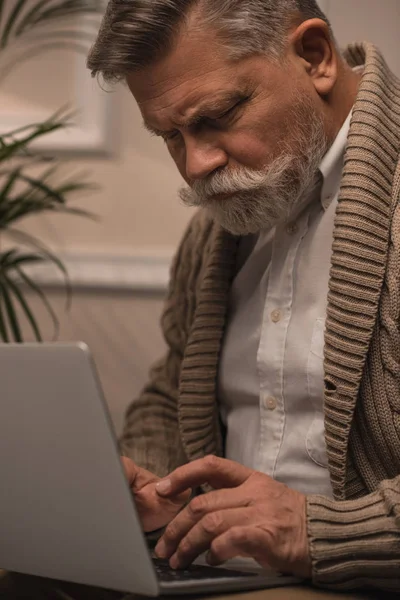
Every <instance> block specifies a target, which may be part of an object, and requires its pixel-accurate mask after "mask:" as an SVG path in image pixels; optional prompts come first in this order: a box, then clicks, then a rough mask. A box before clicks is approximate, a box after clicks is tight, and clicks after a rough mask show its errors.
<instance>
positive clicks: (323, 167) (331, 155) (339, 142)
mask: <svg viewBox="0 0 400 600" xmlns="http://www.w3.org/2000/svg"><path fill="white" fill-rule="evenodd" d="M352 112H353V111H352V110H351V111H350V114H349V115H348V117H347V119H346V120H345V122H344V123H343V125H342V127H341V129H340V131H339V133H338V134H337V136H336V138H335V141H334V142H333V144H332V146H331V147H330V148H329V150H328V152H327V153H326V154H325V156H324V158H323V159H322V162H321V164H320V167H319V170H320V173H321V175H322V189H321V204H322V207H323V209H324V210H327V208H328V206H329V205H330V203H331V202H332V200H333V199H334V198H335V197H336V196H337V195H338V193H339V189H340V181H341V178H342V171H343V164H344V155H345V151H346V145H347V138H348V136H349V131H350V122H351V117H352Z"/></svg>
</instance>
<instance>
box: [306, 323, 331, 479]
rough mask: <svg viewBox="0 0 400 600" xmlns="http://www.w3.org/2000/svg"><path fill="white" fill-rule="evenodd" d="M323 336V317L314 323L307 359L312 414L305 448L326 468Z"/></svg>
mask: <svg viewBox="0 0 400 600" xmlns="http://www.w3.org/2000/svg"><path fill="white" fill-rule="evenodd" d="M324 336H325V319H317V320H316V321H315V323H314V328H313V335H312V339H311V346H310V351H309V353H308V360H307V388H308V398H309V401H310V402H311V406H312V408H313V410H314V415H313V417H312V423H311V425H310V427H309V429H308V432H307V436H306V449H307V453H308V455H309V457H310V458H311V460H312V461H313V462H315V463H316V464H317V465H319V466H320V467H324V468H327V467H328V457H327V453H326V441H325V415H324Z"/></svg>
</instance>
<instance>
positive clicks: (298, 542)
mask: <svg viewBox="0 0 400 600" xmlns="http://www.w3.org/2000/svg"><path fill="white" fill-rule="evenodd" d="M204 483H208V484H210V485H211V486H212V487H213V488H215V489H216V491H212V492H210V493H208V494H204V495H202V496H197V497H196V498H194V499H193V500H192V501H191V502H190V504H188V506H187V507H186V508H184V509H183V510H182V512H181V513H180V514H179V515H178V516H177V517H176V518H175V519H174V520H173V521H172V522H171V523H170V524H169V525H168V527H167V529H166V530H165V532H164V535H163V537H162V538H161V539H160V541H159V542H158V545H157V546H156V553H157V555H158V556H159V557H160V558H169V559H171V560H170V565H171V567H173V568H175V569H176V568H184V567H186V566H187V565H189V564H190V563H191V562H193V560H195V558H197V557H198V556H199V555H200V554H202V553H203V552H205V551H207V550H208V555H207V561H208V562H209V563H210V564H211V565H215V566H216V565H220V564H222V563H224V562H225V561H227V560H229V559H231V558H234V557H236V556H247V557H251V558H254V559H255V560H256V561H257V562H258V563H259V564H260V565H261V566H263V567H265V568H273V569H276V570H278V571H281V572H283V573H292V574H294V575H297V576H300V577H310V575H311V561H310V557H309V552H308V541H307V530H306V498H305V496H303V495H302V494H300V493H299V492H296V491H294V490H292V489H290V488H288V487H287V486H285V485H283V484H281V483H278V482H276V481H274V480H273V479H271V478H270V477H268V476H267V475H264V474H263V473H259V472H257V471H253V470H252V469H248V468H246V467H244V466H243V465H240V464H238V463H235V462H232V461H229V460H224V459H222V458H217V457H215V456H208V457H207V458H204V459H200V460H196V461H194V462H192V463H189V464H187V465H185V466H183V467H180V468H179V469H177V470H176V471H174V472H173V473H171V475H169V476H168V478H165V479H163V480H161V481H160V482H159V484H158V486H157V492H158V494H159V495H160V497H163V498H172V497H176V495H177V494H179V493H181V492H182V491H184V490H186V489H187V488H189V487H197V486H199V485H202V484H204ZM228 488H230V489H228Z"/></svg>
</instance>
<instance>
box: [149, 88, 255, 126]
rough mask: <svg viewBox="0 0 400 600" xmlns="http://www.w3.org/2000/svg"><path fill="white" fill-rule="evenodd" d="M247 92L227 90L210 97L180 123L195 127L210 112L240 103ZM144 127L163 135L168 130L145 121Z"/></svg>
mask: <svg viewBox="0 0 400 600" xmlns="http://www.w3.org/2000/svg"><path fill="white" fill-rule="evenodd" d="M246 97H247V96H246V94H245V93H243V92H227V93H225V94H220V95H218V96H217V97H216V98H214V99H211V100H210V99H208V100H206V101H205V102H204V103H203V104H201V105H200V106H199V107H198V109H197V110H196V112H195V113H194V114H193V115H191V116H190V117H189V118H188V119H185V121H184V122H181V123H180V124H179V125H180V126H181V127H183V128H185V129H186V128H188V127H193V125H198V124H199V123H200V122H201V121H202V120H203V119H204V118H205V117H207V116H208V115H209V114H210V113H212V112H214V111H217V110H222V109H223V108H224V107H225V106H227V105H230V104H231V105H233V106H234V105H235V104H239V103H240V102H241V101H242V100H244V99H245V98H246ZM143 127H144V128H145V129H146V130H147V131H149V132H150V133H152V134H153V135H158V136H162V135H164V134H165V133H168V132H166V131H161V130H160V129H157V128H155V127H153V126H152V125H150V124H149V123H146V121H144V122H143Z"/></svg>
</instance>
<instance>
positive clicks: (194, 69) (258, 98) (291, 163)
mask: <svg viewBox="0 0 400 600" xmlns="http://www.w3.org/2000/svg"><path fill="white" fill-rule="evenodd" d="M127 83H128V85H129V88H130V90H131V92H132V94H133V95H134V97H135V99H136V101H137V103H138V105H139V108H140V110H141V112H142V115H143V119H144V123H145V125H146V127H147V128H149V129H150V130H151V131H153V132H155V133H156V134H157V135H160V136H161V137H162V138H163V139H164V140H165V143H166V145H167V148H168V151H169V152H170V154H171V156H172V158H173V160H174V161H175V163H176V165H177V168H178V169H179V172H180V173H181V175H182V177H183V178H184V180H185V181H186V183H187V184H188V188H186V189H184V190H183V191H182V192H181V197H182V198H183V200H184V201H185V202H186V203H187V204H189V205H197V206H204V207H206V208H207V209H208V210H209V211H210V212H211V214H213V216H214V217H215V218H216V219H218V220H219V221H220V222H221V224H222V225H223V226H225V228H226V229H228V230H230V231H231V232H232V233H237V234H245V233H252V232H256V231H258V230H260V229H262V228H264V227H271V226H273V225H275V224H276V223H277V222H278V221H280V220H282V219H283V218H285V217H286V216H287V215H288V213H289V212H290V210H291V208H292V205H294V204H295V202H296V201H297V199H298V198H297V196H300V195H302V194H304V192H305V188H308V187H309V186H310V185H311V184H312V180H314V175H315V174H316V171H317V168H318V165H319V162H320V160H321V159H322V156H323V154H324V153H325V151H326V149H327V141H326V136H325V130H324V125H323V122H322V118H321V115H320V114H319V112H318V110H317V108H316V106H317V104H316V100H315V96H316V92H315V90H314V88H313V87H312V84H311V83H309V82H308V79H307V77H305V76H304V71H303V70H302V69H301V68H300V65H299V63H298V62H297V61H293V60H290V59H289V60H287V61H285V63H284V64H282V65H277V64H274V63H272V62H271V61H270V60H269V59H268V58H266V57H265V56H251V57H248V58H245V59H242V60H240V61H236V62H233V61H230V60H228V58H227V54H226V51H225V50H223V49H222V48H221V46H220V45H219V44H218V40H217V37H216V35H215V33H214V32H213V31H210V30H208V31H207V30H197V31H191V30H185V31H184V32H182V34H181V36H180V39H179V41H178V44H177V46H176V47H175V49H174V50H173V51H171V52H170V53H169V54H168V56H166V57H165V58H164V59H162V60H160V61H159V62H157V63H156V64H154V65H152V66H150V67H147V68H145V69H143V70H142V71H140V72H135V73H132V74H130V75H129V76H128V77H127Z"/></svg>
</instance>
